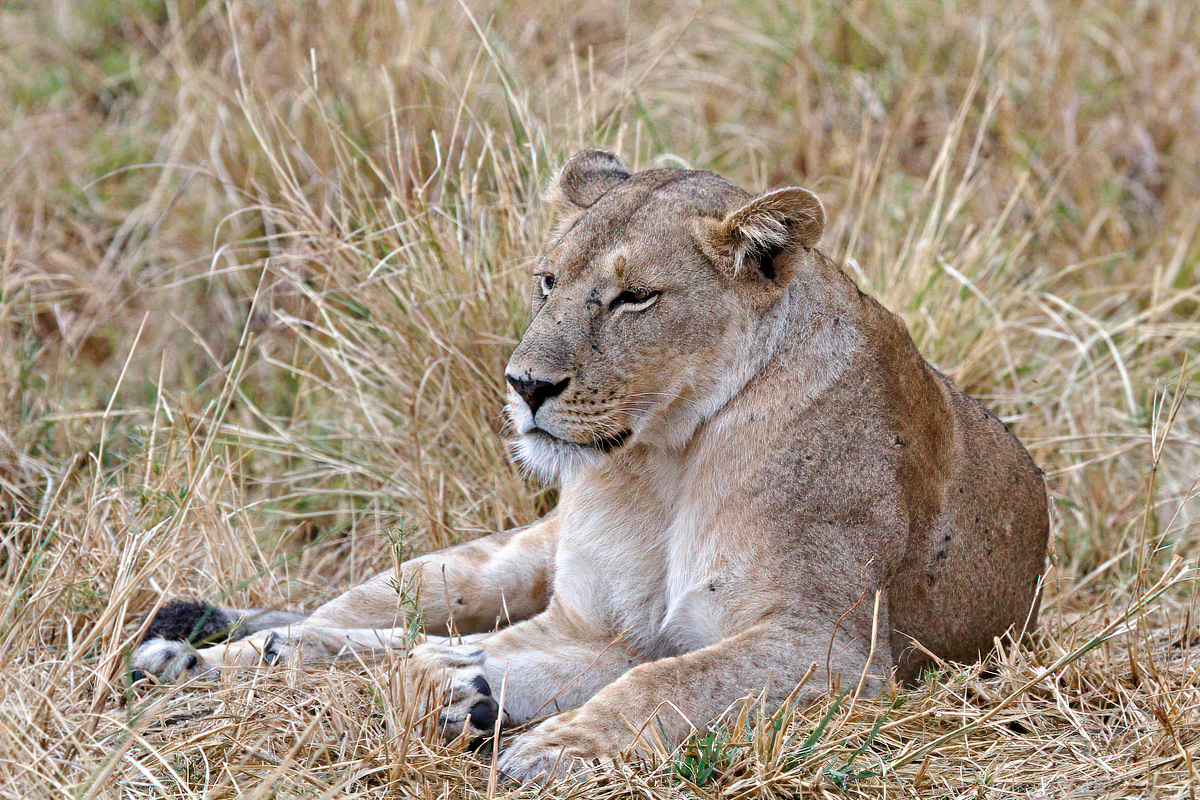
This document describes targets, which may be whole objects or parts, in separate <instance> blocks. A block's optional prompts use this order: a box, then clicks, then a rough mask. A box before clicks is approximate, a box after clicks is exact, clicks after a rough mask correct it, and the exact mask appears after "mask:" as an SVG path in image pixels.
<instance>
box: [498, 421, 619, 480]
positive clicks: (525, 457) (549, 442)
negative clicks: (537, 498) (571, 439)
mask: <svg viewBox="0 0 1200 800" xmlns="http://www.w3.org/2000/svg"><path fill="white" fill-rule="evenodd" d="M513 451H514V452H515V453H516V456H517V460H518V461H520V462H521V465H522V466H524V467H525V468H526V469H528V470H529V471H530V472H532V473H533V474H534V475H536V476H537V477H538V478H540V479H541V480H543V481H545V482H547V483H553V482H555V481H563V480H567V479H569V478H570V477H571V476H572V475H574V474H575V473H577V472H579V471H580V470H584V469H591V468H596V467H599V466H602V465H603V464H604V463H605V461H606V459H607V458H608V456H606V455H605V454H604V453H600V452H598V451H596V450H592V449H590V448H587V447H580V446H578V445H574V444H568V443H567V442H563V441H559V440H557V439H551V438H550V437H549V436H545V435H543V434H541V433H539V432H537V431H531V432H526V433H524V434H522V435H521V436H520V437H519V438H518V439H517V440H516V442H514V443H513Z"/></svg>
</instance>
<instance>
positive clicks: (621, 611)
mask: <svg viewBox="0 0 1200 800" xmlns="http://www.w3.org/2000/svg"><path fill="white" fill-rule="evenodd" d="M556 193H557V195H558V201H559V204H560V206H561V207H562V209H563V216H564V218H565V219H564V224H563V225H562V226H561V230H560V232H559V233H557V234H556V235H555V237H554V238H553V241H552V242H551V244H550V245H548V247H547V252H546V257H545V259H544V261H543V266H542V267H541V268H540V269H541V272H540V273H539V274H540V276H541V278H540V283H539V284H538V286H539V287H540V292H539V291H535V302H534V316H533V320H532V322H531V324H530V328H529V331H528V332H527V333H526V336H525V337H524V339H523V340H522V343H521V345H520V346H519V347H518V349H517V351H516V352H515V353H514V354H513V358H512V361H510V364H509V372H508V379H509V381H510V383H511V384H512V386H513V393H512V394H511V396H510V399H511V403H510V410H511V412H512V415H513V421H514V426H515V427H516V428H517V432H518V434H519V436H520V440H519V450H520V454H521V457H522V458H523V459H524V460H525V461H526V463H527V464H529V465H530V466H531V467H532V468H534V469H535V470H537V471H540V472H542V473H544V474H546V475H547V476H551V477H555V478H557V479H558V480H559V481H560V482H561V499H560V503H559V506H558V508H557V509H556V511H555V512H554V513H553V514H552V515H551V516H549V517H547V518H546V519H544V520H543V521H541V522H539V523H537V524H535V525H533V526H531V527H529V528H527V529H522V530H519V531H515V532H507V533H502V534H496V535H495V536H492V537H487V538H485V539H483V540H479V541H477V542H474V543H470V544H467V545H463V546H460V547H458V548H453V549H451V550H447V551H443V552H441V553H434V554H431V555H429V556H425V557H422V558H420V559H415V560H413V561H410V562H406V563H405V564H404V565H403V571H404V580H405V581H406V582H408V583H409V584H410V585H412V586H420V588H421V595H420V596H421V601H420V605H421V609H420V610H421V611H422V613H423V614H424V615H425V619H426V622H427V625H428V626H429V629H430V630H434V629H437V630H439V631H441V632H445V629H446V628H447V627H449V628H452V629H453V630H456V631H458V632H461V633H473V632H474V633H481V634H482V633H486V632H488V631H491V630H493V629H494V628H496V627H497V626H498V625H500V626H503V625H506V624H507V625H508V626H507V627H502V628H501V629H500V630H499V631H498V632H496V633H494V634H491V635H487V636H484V637H482V638H480V639H479V640H478V641H476V642H472V643H470V644H467V645H452V644H449V643H445V642H444V643H441V644H432V643H431V644H426V645H422V646H421V647H419V648H418V649H417V650H416V651H414V660H415V661H416V663H417V664H418V665H420V666H422V667H424V668H425V669H427V670H429V671H431V672H432V673H433V674H435V675H436V676H439V677H444V678H446V679H448V680H449V681H450V683H451V685H452V687H455V688H453V689H452V692H451V696H450V705H449V708H448V709H447V712H446V716H445V720H446V722H447V725H448V726H449V727H450V728H452V729H454V730H465V731H467V732H469V733H472V734H480V733H486V732H487V731H488V730H489V727H490V724H491V723H493V722H494V721H495V710H496V709H495V706H496V703H495V701H494V699H493V698H492V692H491V688H490V687H498V686H499V685H501V684H502V683H503V684H504V685H505V696H506V702H505V709H504V711H505V715H506V719H507V721H509V722H520V721H523V720H525V719H529V718H532V717H535V716H538V715H542V714H546V713H550V712H553V711H560V710H561V711H567V713H565V714H560V715H558V716H556V717H552V718H551V719H550V720H548V721H546V722H545V723H543V724H542V725H541V726H539V727H538V728H536V729H535V730H533V731H531V732H529V733H527V734H525V735H524V736H522V737H521V738H520V739H519V740H518V741H517V742H516V744H515V745H514V746H513V748H512V749H511V750H510V751H509V752H508V754H507V755H506V757H505V761H504V764H503V765H502V766H503V767H504V768H505V769H507V771H509V772H510V773H511V774H513V775H514V776H516V777H519V778H532V777H536V776H537V775H538V774H541V773H544V772H546V771H548V770H551V769H553V768H554V764H555V759H556V758H557V756H558V755H559V754H561V753H566V754H567V756H569V757H570V756H579V757H581V758H591V757H605V756H608V755H611V754H613V753H614V752H616V751H617V750H619V749H621V748H622V747H624V746H626V745H628V744H629V743H630V742H631V741H632V740H633V739H634V738H635V734H634V732H633V731H632V730H631V729H630V727H629V726H630V724H633V725H635V726H637V725H641V724H643V723H645V722H646V720H647V718H649V717H650V716H652V715H654V714H656V713H658V722H657V725H656V728H655V729H656V730H657V731H658V735H660V736H666V737H668V738H676V739H677V738H678V737H680V736H682V735H683V734H684V733H686V731H687V730H689V729H690V728H691V727H693V726H701V725H704V724H707V723H708V722H710V721H711V720H712V719H714V718H715V717H716V716H718V715H719V714H720V713H721V712H722V711H723V710H724V709H725V708H726V707H727V706H728V705H729V704H730V703H731V702H733V701H736V700H737V699H738V698H741V697H744V696H746V695H749V694H754V693H758V692H760V691H763V690H764V687H766V691H767V695H768V698H769V700H770V701H771V702H775V703H777V702H782V701H783V700H784V699H786V698H788V697H789V696H796V695H795V694H794V693H795V690H796V687H797V685H798V684H799V683H800V682H801V680H802V678H803V677H804V676H805V674H806V673H808V672H809V671H810V670H814V672H813V676H812V677H811V679H810V680H809V682H808V683H807V684H806V685H805V686H804V688H803V689H802V690H801V692H800V693H799V695H798V697H799V698H800V699H804V698H806V697H812V696H814V695H815V694H817V693H819V692H823V691H825V690H826V689H827V688H828V687H829V686H830V685H831V684H836V683H840V684H841V685H842V686H855V685H859V684H862V685H864V686H865V687H866V688H867V690H869V691H874V690H877V689H878V688H879V687H881V686H883V685H884V683H885V682H886V680H887V678H888V676H889V674H890V673H891V671H892V668H893V667H895V668H896V671H897V673H898V675H899V677H901V678H911V677H913V676H914V675H915V674H916V671H917V670H918V669H919V668H920V666H921V665H922V664H923V663H925V660H926V659H927V656H926V655H925V652H928V653H932V654H933V655H934V656H937V657H939V658H944V659H950V660H959V661H965V660H974V659H977V658H978V657H980V656H981V655H982V654H985V653H986V652H987V651H988V650H989V649H990V648H991V647H992V644H993V641H994V640H995V638H996V637H999V636H1003V635H1005V634H1006V633H1019V632H1020V631H1022V630H1024V629H1027V628H1029V627H1031V626H1032V625H1033V624H1035V622H1036V616H1037V603H1038V595H1039V592H1038V580H1039V577H1040V575H1041V572H1042V569H1043V566H1044V559H1045V551H1046V542H1047V535H1048V517H1047V504H1046V495H1045V490H1044V487H1043V483H1042V479H1041V475H1040V473H1039V471H1038V470H1037V468H1036V467H1035V466H1034V464H1033V462H1032V460H1031V459H1030V458H1029V456H1028V454H1027V453H1026V452H1025V450H1024V449H1023V448H1022V447H1021V445H1020V443H1019V442H1018V441H1017V440H1016V438H1015V437H1013V436H1012V435H1011V434H1010V433H1009V432H1008V430H1007V429H1006V428H1005V427H1004V425H1003V424H1002V423H1001V422H1000V421H999V420H998V419H997V418H996V417H995V416H994V415H992V414H990V413H989V412H987V411H986V410H985V409H984V408H983V407H982V406H981V405H979V404H978V403H976V402H975V401H973V400H971V399H970V398H968V397H967V396H966V395H964V394H963V393H962V392H960V391H959V390H958V389H957V388H955V387H954V386H953V384H952V383H951V382H950V381H949V380H948V379H946V378H945V377H944V376H942V375H941V374H940V373H938V372H937V371H935V370H934V369H932V368H931V367H930V366H929V365H928V364H927V363H926V362H925V361H924V359H922V358H921V356H920V354H919V353H918V352H917V350H916V347H915V346H914V344H913V342H912V340H911V338H910V337H909V335H908V332H907V330H906V329H905V327H904V325H903V323H902V322H901V321H900V320H899V319H898V318H897V317H895V316H893V315H892V314H890V313H889V312H887V311H886V310H885V309H883V308H882V306H880V305H879V304H878V303H876V302H875V301H874V300H873V299H871V298H869V297H866V296H865V295H863V294H862V293H861V292H860V291H859V290H858V288H857V287H856V286H855V285H854V283H853V282H852V281H851V280H850V279H849V278H847V277H846V275H845V274H844V273H843V272H842V271H841V270H840V269H839V268H838V267H837V266H835V265H833V264H832V263H830V262H829V261H828V260H827V259H826V258H825V257H824V256H822V255H821V254H820V253H819V252H817V251H816V250H815V244H816V240H817V239H819V236H820V232H821V227H822V225H823V221H824V216H823V212H822V211H821V210H820V206H819V203H817V202H816V200H815V198H812V196H811V195H809V194H808V193H806V192H803V191H802V190H783V191H781V192H776V193H772V194H770V195H765V196H763V197H761V198H757V199H752V198H750V197H749V195H746V194H745V193H743V192H741V191H740V190H738V189H736V187H733V186H732V185H731V184H728V183H727V182H725V181H723V180H722V179H719V178H717V177H716V176H712V175H709V174H707V173H685V172H678V171H657V172H648V173H639V174H638V175H634V176H630V175H629V174H628V173H627V172H625V171H624V168H623V167H622V166H620V164H619V162H617V161H616V160H615V159H613V158H612V157H611V156H605V155H603V154H596V153H594V152H592V153H585V154H583V155H581V156H580V157H577V158H576V159H574V160H573V161H572V164H570V165H568V168H567V169H566V170H565V171H564V173H563V175H562V176H561V177H560V179H559V181H558V183H557V184H556ZM391 577H392V576H391V574H390V573H386V574H385V575H381V576H380V577H379V578H377V579H375V580H374V581H371V582H369V583H368V584H365V585H364V586H362V587H358V588H357V589H354V590H351V591H350V592H348V593H347V594H346V595H344V596H343V597H341V598H338V599H337V600H334V601H333V602H331V603H330V604H328V605H326V606H324V607H322V608H321V609H319V610H318V611H317V612H316V613H315V614H314V615H313V616H312V617H310V618H309V619H308V620H307V621H306V622H304V623H303V624H301V625H299V626H293V628H292V629H291V630H289V631H287V632H286V634H287V636H286V637H285V638H287V639H288V640H289V641H292V642H295V643H299V644H301V645H303V646H305V647H307V648H308V649H315V650H317V651H319V652H322V651H323V652H329V653H332V652H336V651H338V650H342V649H347V648H356V647H362V646H366V645H364V644H363V642H364V641H366V640H368V639H369V638H370V632H369V631H368V632H365V633H364V631H362V630H357V631H355V632H353V635H351V634H350V633H348V632H346V629H351V628H353V629H393V628H396V627H398V626H400V625H401V624H402V622H403V619H402V618H401V617H402V613H401V611H399V610H398V609H397V607H396V597H397V594H396V591H395V588H394V587H393V586H392V585H391V584H390V580H391ZM510 623H515V624H510ZM276 633H277V634H278V633H279V632H276ZM873 633H874V636H873ZM375 636H376V639H377V642H378V643H379V644H380V645H383V646H387V645H393V644H395V643H396V642H397V641H398V639H399V637H398V636H397V635H396V634H395V632H394V631H393V630H375ZM364 637H365V638H364ZM278 640H279V639H278V636H276V638H272V639H270V640H269V641H268V640H265V639H263V638H262V635H259V636H258V638H257V641H258V642H259V649H260V650H261V649H262V646H264V645H263V643H264V642H267V644H266V646H268V647H271V648H275V649H278V648H277V647H276V644H277V643H278ZM254 641H256V637H255V636H251V637H249V638H248V639H247V640H244V642H242V643H234V644H230V645H225V646H222V648H223V649H222V648H213V649H211V650H209V651H201V655H203V656H205V657H206V661H207V662H212V663H222V662H228V661H245V660H247V659H248V658H249V657H250V656H251V655H253V654H255V653H257V651H256V650H254V649H252V648H253V645H250V646H248V645H247V644H245V642H254ZM913 641H915V642H917V643H919V645H920V646H919V647H914V646H913V644H912V642H913ZM291 649H292V650H295V649H296V647H294V646H293V647H292V648H291ZM283 650H284V651H286V650H287V648H286V647H285V648H283ZM154 667H155V665H154V664H150V663H149V662H147V668H154ZM159 671H162V670H159ZM663 708H668V709H669V711H668V712H663V710H662V709H663ZM570 709H575V710H574V711H569V710H570ZM569 760H570V759H568V761H569Z"/></svg>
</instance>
